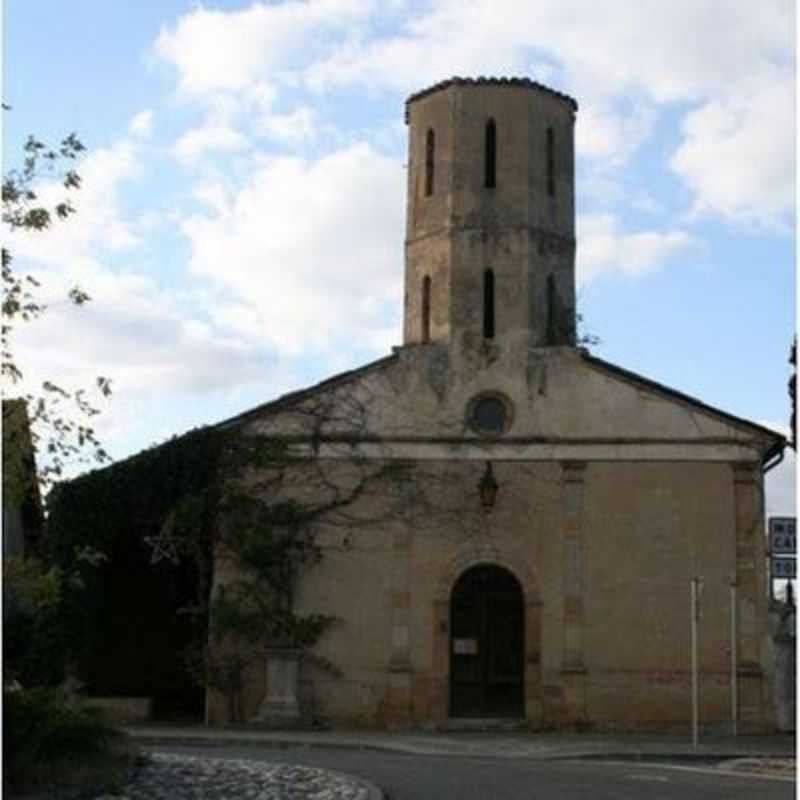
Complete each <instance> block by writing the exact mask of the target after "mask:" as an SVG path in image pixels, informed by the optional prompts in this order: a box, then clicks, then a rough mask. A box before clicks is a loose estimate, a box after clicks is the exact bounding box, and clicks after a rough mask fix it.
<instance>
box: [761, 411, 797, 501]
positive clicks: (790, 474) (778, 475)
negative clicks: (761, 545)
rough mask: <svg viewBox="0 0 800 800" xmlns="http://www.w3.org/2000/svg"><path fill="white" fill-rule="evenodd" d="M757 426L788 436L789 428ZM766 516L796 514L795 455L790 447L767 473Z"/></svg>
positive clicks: (767, 422)
mask: <svg viewBox="0 0 800 800" xmlns="http://www.w3.org/2000/svg"><path fill="white" fill-rule="evenodd" d="M759 425H764V426H766V427H767V428H772V430H775V431H778V432H779V433H782V434H783V435H784V436H787V437H788V436H789V426H788V425H785V424H775V423H773V422H769V421H763V420H759ZM766 494H767V499H766V514H767V516H768V517H773V516H775V517H779V516H780V517H793V516H795V515H796V514H797V454H796V453H795V452H794V450H792V448H791V447H787V448H786V449H785V450H784V451H783V461H781V462H780V463H779V464H778V465H777V466H776V467H774V468H773V469H772V470H770V471H769V472H768V473H767V477H766Z"/></svg>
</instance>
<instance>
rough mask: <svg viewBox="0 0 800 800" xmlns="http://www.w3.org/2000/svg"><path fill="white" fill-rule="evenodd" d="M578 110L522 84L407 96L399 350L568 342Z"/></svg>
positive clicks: (441, 88) (455, 84) (445, 88)
mask: <svg viewBox="0 0 800 800" xmlns="http://www.w3.org/2000/svg"><path fill="white" fill-rule="evenodd" d="M576 110H577V104H576V103H575V101H574V100H573V99H572V98H570V97H567V96H566V95H563V94H560V93H559V92H556V91H553V90H552V89H548V88H546V87H544V86H541V85H540V84H537V83H535V82H533V81H531V80H528V79H525V78H512V79H483V78H481V79H478V80H469V79H462V78H453V79H451V80H448V81H445V82H443V83H440V84H437V85H435V86H433V87H431V88H429V89H426V90H425V91H422V92H419V93H417V94H415V95H412V96H411V97H410V98H409V99H408V101H407V104H406V122H407V123H408V126H409V159H408V205H407V231H406V262H405V263H406V267H405V317H404V342H405V344H421V343H426V342H441V343H448V344H451V345H455V346H456V347H459V348H467V349H470V350H471V349H474V348H479V347H481V345H482V344H485V343H486V342H487V341H494V342H497V343H501V342H524V343H526V345H527V346H528V347H546V346H551V345H572V344H574V341H575V190H574V184H575V167H574V136H573V129H574V121H575V112H576Z"/></svg>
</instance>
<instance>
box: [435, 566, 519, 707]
mask: <svg viewBox="0 0 800 800" xmlns="http://www.w3.org/2000/svg"><path fill="white" fill-rule="evenodd" d="M524 608H525V605H524V601H523V596H522V588H521V587H520V585H519V581H517V579H516V578H515V577H514V576H513V575H512V574H511V573H510V572H509V571H508V570H506V569H503V568H502V567H498V566H494V565H489V564H483V565H480V566H476V567H472V568H471V569H468V570H467V571H466V572H465V573H464V574H463V575H461V577H460V578H459V579H458V580H457V581H456V584H455V586H454V587H453V591H452V594H451V596H450V716H452V717H470V716H472V717H522V716H524V713H525V697H524V685H525V684H524V663H525V660H524V651H525V634H524V631H525V612H524Z"/></svg>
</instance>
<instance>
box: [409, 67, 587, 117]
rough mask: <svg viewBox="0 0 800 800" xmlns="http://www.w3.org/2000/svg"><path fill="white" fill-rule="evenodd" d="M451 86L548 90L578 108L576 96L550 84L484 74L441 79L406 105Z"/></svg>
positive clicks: (414, 95) (415, 94) (410, 99)
mask: <svg viewBox="0 0 800 800" xmlns="http://www.w3.org/2000/svg"><path fill="white" fill-rule="evenodd" d="M449 86H519V87H520V88H522V89H537V90H538V91H541V92H547V94H551V95H553V96H555V97H558V98H560V99H561V100H566V101H567V102H568V103H570V104H571V105H572V108H573V110H574V111H577V110H578V103H577V101H576V100H575V99H574V98H572V97H570V96H569V95H567V94H563V93H562V92H557V91H556V90H555V89H551V88H550V87H549V86H545V85H544V84H541V83H537V82H536V81H533V80H531V79H530V78H485V77H483V76H481V77H480V78H459V77H458V76H456V77H453V78H448V79H447V80H445V81H439V83H435V84H434V85H433V86H429V87H428V88H427V89H423V90H422V91H419V92H415V93H414V94H412V95H411V97H409V98H408V100H406V106H408V104H409V103H413V102H414V101H415V100H419V99H420V98H422V97H427V96H428V95H429V94H433V93H434V92H438V91H439V90H440V89H446V88H447V87H449ZM406 115H407V113H406Z"/></svg>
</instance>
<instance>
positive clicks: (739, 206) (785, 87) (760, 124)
mask: <svg viewBox="0 0 800 800" xmlns="http://www.w3.org/2000/svg"><path fill="white" fill-rule="evenodd" d="M737 89H739V90H741V87H737ZM793 100H794V87H793V81H792V80H791V78H790V76H789V75H788V73H787V74H785V75H776V76H775V79H774V82H773V83H772V84H771V85H768V86H760V87H758V88H757V90H755V91H753V92H744V91H737V92H736V93H727V94H725V95H723V96H722V97H720V98H719V99H714V100H711V101H709V102H707V103H705V104H704V105H703V106H701V107H700V108H698V109H696V110H694V111H692V112H691V113H689V114H688V115H687V116H686V118H685V120H684V123H683V133H684V140H683V142H682V144H681V146H680V147H679V149H678V151H677V152H676V153H675V155H674V157H673V158H672V161H671V166H672V169H673V170H674V171H675V172H676V173H677V174H678V175H679V176H680V177H681V178H683V180H684V181H685V182H686V183H687V184H688V185H689V186H690V187H691V189H692V190H693V191H694V195H695V201H694V212H695V213H696V214H703V213H717V214H720V215H722V216H724V217H727V218H729V219H732V220H741V221H743V222H746V223H755V224H761V225H775V224H776V223H778V222H780V221H784V222H785V223H787V224H788V223H789V222H790V214H791V212H792V210H793V208H794V192H795V158H794V156H795V149H794V142H795V107H794V102H793Z"/></svg>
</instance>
